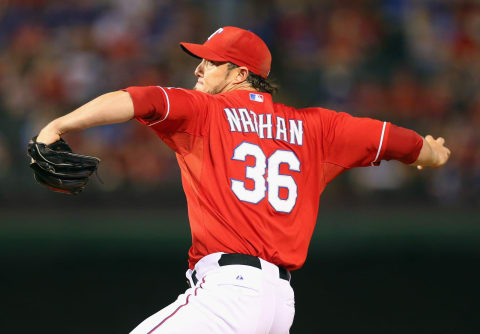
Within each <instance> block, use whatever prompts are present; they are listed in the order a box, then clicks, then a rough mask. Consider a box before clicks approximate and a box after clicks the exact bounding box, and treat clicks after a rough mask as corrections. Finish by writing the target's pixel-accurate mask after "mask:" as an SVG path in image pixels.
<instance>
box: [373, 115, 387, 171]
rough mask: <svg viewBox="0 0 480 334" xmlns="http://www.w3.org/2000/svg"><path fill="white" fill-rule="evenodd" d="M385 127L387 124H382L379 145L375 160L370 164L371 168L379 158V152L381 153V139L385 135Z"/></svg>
mask: <svg viewBox="0 0 480 334" xmlns="http://www.w3.org/2000/svg"><path fill="white" fill-rule="evenodd" d="M386 127H387V122H383V128H382V135H381V136H380V144H379V145H378V151H377V156H376V157H375V159H374V160H373V161H372V162H371V163H370V164H371V165H372V166H373V163H374V162H376V161H377V159H378V157H379V156H380V152H381V151H382V145H383V138H384V135H385V128H386Z"/></svg>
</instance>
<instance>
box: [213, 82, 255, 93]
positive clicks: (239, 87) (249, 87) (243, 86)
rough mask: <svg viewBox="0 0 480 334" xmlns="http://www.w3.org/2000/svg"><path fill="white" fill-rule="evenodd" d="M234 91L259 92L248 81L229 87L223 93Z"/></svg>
mask: <svg viewBox="0 0 480 334" xmlns="http://www.w3.org/2000/svg"><path fill="white" fill-rule="evenodd" d="M234 90H251V91H254V92H256V91H257V90H256V89H255V88H253V87H252V85H251V84H250V83H248V82H246V81H244V82H241V83H238V84H233V85H227V86H226V87H225V89H224V90H223V91H222V93H226V92H231V91H234Z"/></svg>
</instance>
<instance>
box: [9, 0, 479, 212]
mask: <svg viewBox="0 0 480 334" xmlns="http://www.w3.org/2000/svg"><path fill="white" fill-rule="evenodd" d="M224 25H236V26H240V27H243V28H248V29H250V30H252V31H254V32H256V33H257V34H259V35H260V36H261V37H262V38H263V39H264V40H265V41H266V42H267V44H268V45H269V47H270V49H271V51H272V54H273V66H272V72H271V76H272V77H273V79H274V80H275V82H276V83H277V84H279V85H280V92H279V94H278V96H277V98H276V100H277V101H279V102H283V103H287V104H291V105H294V106H296V107H304V106H321V107H325V108H331V109H334V110H338V111H346V112H349V113H351V114H352V115H355V116H364V117H373V118H377V119H381V120H387V121H391V122H394V123H396V124H398V125H401V126H405V127H409V128H412V129H414V130H416V131H417V132H419V133H421V134H423V135H425V134H432V135H433V136H435V137H436V136H443V137H445V139H446V142H447V145H448V146H449V147H450V148H451V150H452V152H453V154H452V158H451V161H450V162H449V163H448V164H447V166H446V167H445V168H442V169H440V170H438V171H435V172H434V173H432V172H430V171H424V172H421V173H419V172H417V171H416V170H415V169H414V168H412V167H408V166H403V165H401V164H399V163H385V164H383V167H382V166H381V167H378V168H365V169H357V170H355V171H352V172H350V173H349V175H348V178H345V179H344V181H342V182H339V183H338V184H337V185H336V184H335V182H334V183H333V185H332V187H333V188H335V187H343V188H344V189H347V190H348V193H352V194H357V195H356V196H358V197H362V196H364V194H366V193H371V192H385V191H387V192H388V191H389V190H395V191H401V190H403V191H404V193H405V194H406V196H410V195H414V194H418V193H421V194H425V195H427V196H429V197H430V198H431V199H434V200H436V201H440V202H443V203H457V204H458V203H460V204H474V205H475V204H479V202H480V201H479V197H480V196H479V195H480V149H479V142H480V130H479V129H480V89H479V88H480V87H479V86H480V5H479V3H478V2H477V1H473V0H472V1H449V0H444V1H442V0H436V1H433V0H431V1H428V0H422V1H416V0H384V1H380V0H378V1H373V0H361V1H346V0H344V1H340V0H336V1H334V0H329V1H315V0H310V1H287V0H271V1H252V0H248V1H247V0H246V1H237V0H210V1H199V0H188V1H187V0H82V1H73V0H63V1H54V0H14V1H6V0H3V1H0V184H1V188H2V189H0V195H1V194H3V196H6V195H5V194H7V193H12V192H17V193H19V194H39V193H41V191H43V189H40V187H39V186H37V185H36V184H34V182H33V180H32V176H31V173H30V171H29V170H28V168H27V167H26V166H27V163H28V158H27V157H26V155H25V147H26V143H27V142H28V139H29V138H30V137H31V136H32V135H34V134H36V133H38V131H39V130H40V129H41V128H42V127H43V126H45V125H46V123H48V121H50V120H52V119H53V118H54V117H57V116H60V115H63V114H65V113H67V112H69V111H71V110H73V109H75V108H76V107H78V106H80V105H82V104H83V103H86V102H87V101H89V100H90V99H92V98H94V97H96V96H98V95H100V94H103V93H106V92H109V91H114V90H118V89H122V88H125V87H128V86H132V85H164V86H180V87H186V88H190V87H192V86H193V84H194V82H195V78H194V75H193V70H194V68H195V65H196V61H195V60H194V59H192V58H191V57H188V56H186V55H185V54H183V52H182V51H181V50H180V48H179V47H178V42H180V41H190V42H196V43H202V42H203V41H204V40H205V39H206V38H207V37H208V36H209V35H210V34H211V33H212V32H213V31H215V30H216V29H217V28H218V27H220V26H224ZM67 141H69V143H71V146H72V147H73V148H74V150H75V151H78V152H79V153H83V154H89V155H95V156H99V157H100V158H101V159H102V164H101V167H100V175H101V178H102V179H103V184H102V183H100V182H98V183H95V184H94V185H92V189H89V191H90V192H92V193H95V192H112V191H122V190H125V189H134V190H135V189H136V190H145V191H149V190H152V191H154V190H155V189H156V190H159V189H160V188H161V186H166V185H169V183H171V182H172V180H174V181H175V182H178V177H177V176H178V167H177V166H176V163H175V157H174V155H173V154H172V152H171V151H170V150H169V149H168V148H166V146H165V145H164V144H163V143H162V142H161V141H160V140H158V139H157V137H155V135H154V134H153V132H151V131H149V130H148V129H146V128H144V127H142V126H140V125H139V124H136V123H135V124H134V122H131V123H128V124H122V125H114V126H105V127H101V128H95V129H90V130H88V131H85V132H83V133H77V134H70V135H68V137H67ZM160 190H161V189H160ZM333 192H335V190H333ZM22 196H23V195H22ZM25 196H27V195H25Z"/></svg>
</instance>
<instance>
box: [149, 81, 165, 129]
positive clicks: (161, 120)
mask: <svg viewBox="0 0 480 334" xmlns="http://www.w3.org/2000/svg"><path fill="white" fill-rule="evenodd" d="M157 87H158V88H160V89H161V90H162V91H163V93H164V94H165V97H166V98H167V113H166V114H165V117H163V118H162V119H161V120H159V121H156V122H153V123H151V124H149V125H148V126H152V125H155V124H158V123H160V122H163V121H164V120H166V119H167V117H168V114H169V113H170V99H169V98H168V94H167V92H166V91H165V89H163V87H160V86H157Z"/></svg>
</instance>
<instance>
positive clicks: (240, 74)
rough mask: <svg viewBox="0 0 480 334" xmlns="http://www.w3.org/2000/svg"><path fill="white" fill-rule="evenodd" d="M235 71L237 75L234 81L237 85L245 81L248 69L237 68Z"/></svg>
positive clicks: (243, 67)
mask: <svg viewBox="0 0 480 334" xmlns="http://www.w3.org/2000/svg"><path fill="white" fill-rule="evenodd" d="M236 70H237V74H236V76H235V81H236V82H237V83H242V82H244V81H245V80H247V78H248V74H249V71H248V68H246V67H245V66H240V67H237V68H236Z"/></svg>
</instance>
